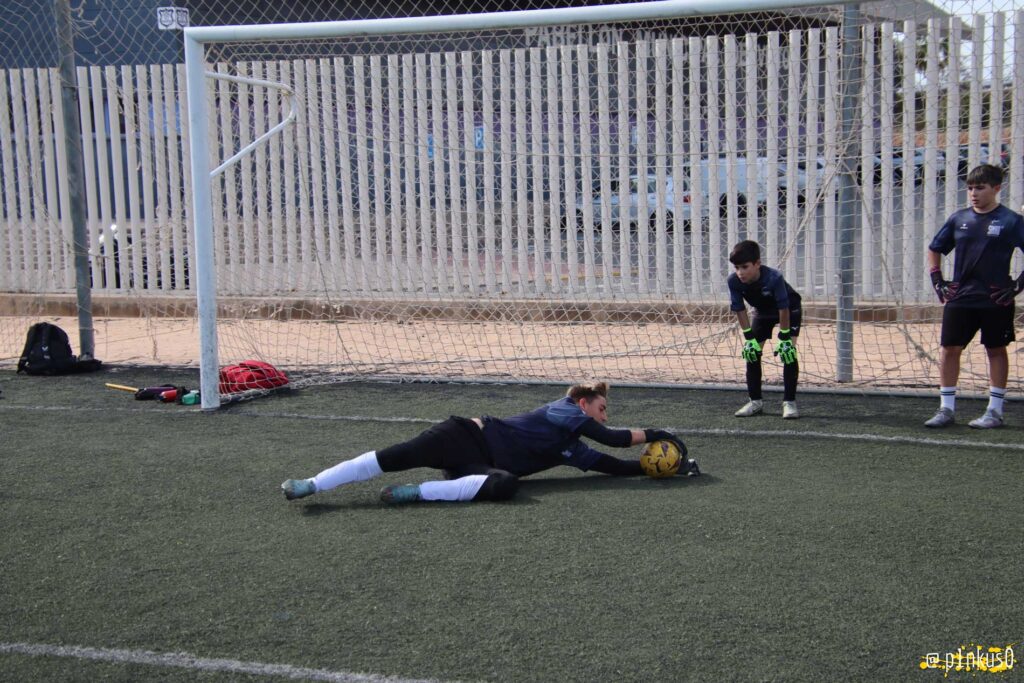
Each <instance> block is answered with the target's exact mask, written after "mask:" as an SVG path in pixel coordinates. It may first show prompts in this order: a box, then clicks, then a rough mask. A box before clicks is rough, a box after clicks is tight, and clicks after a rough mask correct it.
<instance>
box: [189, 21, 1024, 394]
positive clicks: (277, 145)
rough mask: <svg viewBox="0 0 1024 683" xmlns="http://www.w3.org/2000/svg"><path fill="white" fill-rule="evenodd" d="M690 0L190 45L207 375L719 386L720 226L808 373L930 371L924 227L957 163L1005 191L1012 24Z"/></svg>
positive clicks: (731, 332)
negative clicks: (799, 303)
mask: <svg viewBox="0 0 1024 683" xmlns="http://www.w3.org/2000/svg"><path fill="white" fill-rule="evenodd" d="M656 6H657V7H656ZM698 6H699V7H700V8H703V7H706V6H707V5H705V4H700V3H694V4H693V5H692V6H690V7H687V6H684V5H680V4H677V3H639V4H636V5H623V6H607V7H602V8H597V7H591V8H576V9H572V10H552V11H545V12H518V13H501V14H489V15H475V16H474V15H462V16H452V17H429V18H423V19H419V20H411V19H383V20H375V21H365V22H346V23H338V24H304V25H293V26H262V27H258V26H250V27H245V28H242V29H217V28H216V27H205V28H202V29H190V30H188V31H186V44H187V45H188V44H189V43H190V41H193V42H194V44H195V45H196V46H197V47H196V52H195V55H197V57H196V58H195V59H193V61H192V62H190V63H189V67H188V68H189V81H190V82H189V97H190V98H193V99H195V100H197V101H190V102H189V106H190V107H193V109H192V110H191V111H192V112H193V118H192V120H191V126H192V127H193V128H194V129H195V130H193V131H192V136H191V138H190V142H191V150H192V153H193V159H192V162H193V171H195V170H196V169H197V168H198V167H197V166H196V160H197V158H198V159H199V160H200V161H202V164H203V166H204V168H205V169H207V170H208V171H210V176H211V177H212V180H211V181H209V182H208V183H207V185H206V187H207V188H208V189H209V195H208V197H206V198H203V197H202V193H203V192H205V189H204V188H202V187H201V188H200V190H201V192H200V193H197V194H196V205H195V207H194V210H195V220H196V221H197V225H198V228H197V230H198V232H197V235H198V236H199V237H198V238H197V241H196V244H195V245H182V247H183V248H188V247H189V246H194V247H196V251H195V252H193V253H192V259H191V263H190V266H189V267H191V268H193V269H195V275H196V282H195V286H196V287H197V288H198V291H199V302H200V309H201V310H200V325H201V326H205V327H204V330H203V336H202V339H203V352H204V354H206V356H205V357H204V361H203V369H204V388H206V387H210V386H212V384H211V383H212V382H213V381H215V380H214V379H213V378H211V373H215V372H216V368H217V367H218V366H222V365H225V364H228V363H231V362H236V361H238V360H241V359H246V358H259V359H262V360H265V361H269V362H271V363H273V364H275V365H277V366H278V367H280V368H282V369H284V370H286V371H287V372H289V373H290V374H291V375H292V376H293V377H294V378H296V379H297V380H298V381H299V382H324V381H337V380H340V379H345V378H362V377H388V378H410V377H426V378H438V379H442V378H443V379H453V378H459V379H471V380H505V381H527V380H539V381H557V382H565V381H569V380H571V379H573V378H578V377H595V376H596V377H602V378H609V379H612V380H614V381H617V382H619V383H622V382H628V383H634V382H635V383H647V384H662V383H664V384H677V385H678V384H733V385H735V384H739V383H742V378H743V361H742V360H741V359H740V357H739V347H740V341H739V335H738V330H737V327H736V324H735V318H734V316H733V314H732V313H731V312H730V310H729V297H728V292H727V288H726V278H727V276H728V275H729V273H730V272H731V265H730V264H729V262H728V260H727V256H728V252H729V250H730V249H731V247H732V246H733V245H734V244H735V243H737V242H738V241H740V240H742V239H754V240H756V241H758V242H759V243H760V245H761V247H762V260H763V263H764V264H765V265H768V266H771V267H774V268H778V269H780V270H781V271H783V273H784V274H785V276H786V278H787V280H788V281H789V282H790V283H791V284H792V285H793V286H794V287H795V288H796V289H797V290H798V291H799V292H800V293H801V294H802V296H803V329H802V330H801V333H800V337H799V340H798V342H797V347H798V349H799V353H800V363H801V382H802V384H804V385H805V386H806V385H819V386H830V387H834V386H839V385H841V386H851V387H857V388H866V387H868V388H882V389H887V390H897V389H907V388H922V387H932V386H934V383H935V382H936V368H935V363H936V359H937V351H938V325H937V323H938V320H939V318H940V316H941V308H940V307H939V306H938V302H937V301H936V300H935V296H934V294H933V293H932V292H931V289H930V286H929V283H928V275H927V268H926V265H925V260H924V256H925V251H926V249H927V245H928V243H929V241H930V239H931V236H932V235H933V234H934V232H935V230H937V228H938V226H939V225H941V223H942V222H943V221H944V220H945V217H946V216H947V215H948V214H949V213H950V212H951V211H953V210H954V209H955V208H958V207H959V206H962V205H964V203H965V199H964V193H963V182H962V180H963V177H964V175H965V173H966V171H967V169H968V168H970V167H972V166H973V165H975V164H977V163H980V162H983V161H992V162H994V163H999V164H1002V165H1005V166H1006V167H1007V168H1008V169H1009V170H1010V173H1009V176H1008V181H1007V183H1006V184H1005V185H1004V187H1003V201H1004V202H1005V203H1008V204H1009V205H1010V206H1013V207H1019V206H1020V204H1021V200H1022V191H1021V190H1022V185H1021V182H1020V178H1021V177H1022V175H1024V174H1021V173H1020V172H1019V171H1020V170H1021V169H1020V168H1019V167H1020V165H1021V163H1022V159H1024V149H1022V146H1024V135H1022V111H1024V107H1022V106H1021V104H1020V103H1019V100H1021V98H1022V96H1024V95H1022V85H1024V84H1022V81H1021V70H1022V68H1024V64H1021V61H1022V60H1021V59H1020V55H1021V48H1020V38H1019V36H1022V35H1024V33H1022V32H1021V31H1020V30H1017V31H1016V32H1015V34H1014V35H1016V36H1018V38H1016V42H1015V43H1013V44H1011V45H1009V46H1005V45H1004V43H1005V41H1003V43H999V42H998V41H996V42H993V37H1000V36H1005V35H1006V33H1007V31H1008V29H1009V28H1011V27H1012V28H1014V29H1019V28H1020V24H1021V21H1022V18H1021V15H1020V14H1017V15H1012V16H1010V15H1003V14H1001V13H1000V14H996V15H994V21H990V23H986V21H985V19H984V18H982V19H981V20H980V21H975V23H974V24H971V25H968V24H966V23H965V22H964V21H963V19H962V18H960V17H956V16H950V15H943V14H942V13H941V12H938V13H936V15H935V16H928V17H916V18H914V17H911V18H909V19H903V20H900V19H897V18H893V17H892V16H890V15H887V14H886V9H887V7H888V6H883V5H881V4H872V3H868V4H862V5H860V6H859V7H860V9H859V11H858V12H852V11H848V10H845V9H844V8H843V7H842V6H828V7H811V6H808V5H807V4H806V3H805V4H804V7H802V8H801V7H795V8H789V9H776V8H773V9H770V10H769V9H765V10H762V11H757V12H744V13H735V12H733V13H729V12H727V11H724V10H723V9H722V8H723V7H725V6H724V5H721V4H720V3H719V5H718V8H717V9H714V10H709V11H714V15H704V14H701V12H704V10H703V9H700V10H699V11H698ZM723 12H725V13H723ZM200 55H201V57H200ZM986 55H988V57H986ZM992 60H996V61H995V64H993V61H992ZM200 73H202V74H203V77H202V82H201V84H197V83H195V82H192V81H193V77H194V76H196V75H197V74H200ZM981 83H985V84H986V85H985V87H984V88H982V86H981V85H980V84H981ZM961 84H962V85H961ZM983 90H984V92H983ZM995 93H998V94H999V95H1000V96H999V97H996V96H995ZM910 95H913V96H910ZM199 99H202V100H203V101H202V102H199V101H198V100H199ZM983 105H984V106H983ZM197 112H198V114H197ZM197 115H198V116H199V117H201V118H202V128H203V129H205V130H202V131H201V132H200V130H201V129H200V128H197V121H198V119H197V118H196V117H197ZM197 154H198V157H197V156H196V155H197ZM196 185H197V186H199V183H196ZM206 238H208V240H209V247H210V248H209V250H208V253H204V247H203V244H202V240H203V239H206ZM207 266H209V267H212V270H210V271H209V273H208V279H207V280H205V281H204V268H205V267H207ZM949 269H950V266H949V265H947V274H948V273H949ZM181 277H191V275H190V274H188V273H184V272H183V273H181ZM204 283H205V284H204ZM204 302H205V303H204ZM204 307H205V312H204V310H203V309H204ZM204 316H205V317H204ZM765 358H766V364H767V365H768V366H769V367H768V369H767V371H766V378H767V380H768V381H769V382H771V381H773V380H774V379H775V375H777V374H778V375H780V374H781V373H780V372H776V369H773V368H772V367H771V366H772V363H773V360H772V354H771V353H767V352H766V354H765ZM1016 375H1017V373H1016V372H1015V371H1014V370H1011V376H1016ZM986 382H987V379H986V369H985V362H984V352H983V350H981V351H976V350H972V351H971V352H970V353H968V354H966V355H965V359H964V367H963V378H962V382H961V386H963V387H965V388H967V389H970V388H975V389H978V388H982V387H985V386H987V384H986ZM205 393H206V392H204V396H205Z"/></svg>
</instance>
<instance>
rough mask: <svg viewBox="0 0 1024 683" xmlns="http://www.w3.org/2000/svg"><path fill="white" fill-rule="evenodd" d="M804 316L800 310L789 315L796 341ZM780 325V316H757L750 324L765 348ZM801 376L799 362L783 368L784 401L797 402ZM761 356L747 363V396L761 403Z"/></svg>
mask: <svg viewBox="0 0 1024 683" xmlns="http://www.w3.org/2000/svg"><path fill="white" fill-rule="evenodd" d="M801 318H802V315H801V312H800V310H799V309H797V310H793V311H790V313H789V333H790V335H792V337H793V338H794V339H796V338H797V337H798V336H800V321H801ZM778 323H779V318H778V316H762V315H755V316H754V318H753V320H751V323H750V329H751V331H752V332H753V333H754V339H756V340H757V341H758V343H760V344H761V346H762V347H764V343H765V342H766V341H767V340H769V339H771V337H772V331H773V330H774V329H775V326H776V325H777V324H778ZM799 376H800V362H799V360H797V361H795V362H793V363H790V364H789V365H783V366H782V400H783V401H795V400H796V383H797V379H798V378H799ZM761 381H762V372H761V354H760V353H758V354H757V360H756V361H754V362H753V363H750V362H748V363H747V394H748V395H749V396H750V399H751V400H752V401H760V400H761V398H762V394H761Z"/></svg>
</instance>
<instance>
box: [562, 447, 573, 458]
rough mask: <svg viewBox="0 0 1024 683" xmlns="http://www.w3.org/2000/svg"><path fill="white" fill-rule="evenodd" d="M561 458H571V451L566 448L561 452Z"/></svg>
mask: <svg viewBox="0 0 1024 683" xmlns="http://www.w3.org/2000/svg"><path fill="white" fill-rule="evenodd" d="M562 457H563V458H571V457H572V451H570V450H569V449H568V448H566V449H565V450H564V451H562Z"/></svg>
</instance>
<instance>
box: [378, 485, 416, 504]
mask: <svg viewBox="0 0 1024 683" xmlns="http://www.w3.org/2000/svg"><path fill="white" fill-rule="evenodd" d="M380 499H381V500H382V501H384V502H385V503H415V502H416V501H417V500H420V487H419V485H418V484H397V485H395V486H385V487H384V488H382V489H381V490H380Z"/></svg>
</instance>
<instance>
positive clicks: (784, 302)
mask: <svg viewBox="0 0 1024 683" xmlns="http://www.w3.org/2000/svg"><path fill="white" fill-rule="evenodd" d="M729 262H730V263H732V265H733V267H734V268H735V269H736V272H735V273H733V274H732V275H730V276H729V279H728V281H727V283H728V285H729V298H730V309H731V310H732V311H733V312H734V313H735V314H736V320H737V321H738V322H739V324H740V329H741V330H742V331H743V339H744V342H743V352H742V354H741V355H742V357H743V360H745V361H746V362H747V363H746V364H747V373H746V374H747V393H748V395H749V396H750V400H749V401H747V403H746V405H744V406H743V407H742V408H740V409H739V410H737V411H736V417H751V416H752V415H758V414H760V413H761V412H762V411H763V410H764V402H763V401H762V397H761V352H762V350H763V348H764V343H765V341H767V340H768V339H770V338H771V336H772V330H773V329H774V328H775V325H776V324H777V325H778V326H779V341H778V343H777V344H775V355H776V356H778V357H779V359H780V360H781V361H782V384H783V395H782V417H783V418H785V419H787V420H792V419H795V418H798V417H800V411H799V410H798V409H797V407H796V381H797V377H798V376H799V374H800V365H799V363H797V358H796V346H794V345H793V341H794V340H795V339H796V337H797V336H798V335H799V334H800V319H801V311H800V294H799V292H797V291H796V290H795V289H793V288H792V287H791V286H790V285H789V283H788V282H786V279H785V278H784V277H783V276H782V273H780V272H779V271H777V270H775V269H774V268H769V267H768V266H765V265H762V264H761V247H760V246H759V245H758V244H757V242H754V241H753V240H743V241H742V242H740V243H739V244H737V245H736V246H735V247H733V250H732V253H730V254H729ZM744 302H746V303H744ZM748 303H749V304H750V306H751V308H753V309H754V316H753V319H752V320H751V319H750V318H749V317H748V316H747V307H746V304H748Z"/></svg>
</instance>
